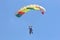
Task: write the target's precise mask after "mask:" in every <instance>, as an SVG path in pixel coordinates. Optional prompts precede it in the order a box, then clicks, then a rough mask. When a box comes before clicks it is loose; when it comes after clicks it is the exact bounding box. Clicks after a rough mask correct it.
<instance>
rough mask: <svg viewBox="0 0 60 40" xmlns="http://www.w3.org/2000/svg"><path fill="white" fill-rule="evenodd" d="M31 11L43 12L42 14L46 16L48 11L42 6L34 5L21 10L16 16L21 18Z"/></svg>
mask: <svg viewBox="0 0 60 40" xmlns="http://www.w3.org/2000/svg"><path fill="white" fill-rule="evenodd" d="M30 10H41V13H42V14H44V13H45V11H46V10H45V8H43V7H42V6H39V5H36V4H32V5H28V6H25V7H23V8H21V9H20V10H18V12H17V14H16V16H17V17H20V16H22V15H23V14H25V13H26V12H28V11H30Z"/></svg>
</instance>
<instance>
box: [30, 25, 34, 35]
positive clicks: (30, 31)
mask: <svg viewBox="0 0 60 40" xmlns="http://www.w3.org/2000/svg"><path fill="white" fill-rule="evenodd" d="M32 33H33V32H32V26H29V34H32Z"/></svg>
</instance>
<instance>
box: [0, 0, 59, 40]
mask: <svg viewBox="0 0 60 40" xmlns="http://www.w3.org/2000/svg"><path fill="white" fill-rule="evenodd" d="M29 4H38V5H41V6H43V7H44V8H45V9H46V13H45V14H44V15H42V14H41V12H40V11H30V12H28V13H26V14H24V15H23V16H22V17H20V18H17V17H16V16H15V14H16V12H17V11H18V10H19V9H20V8H22V7H24V6H26V5H29ZM30 25H32V28H33V34H32V35H30V34H29V27H28V26H30ZM0 40H60V0H0Z"/></svg>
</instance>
